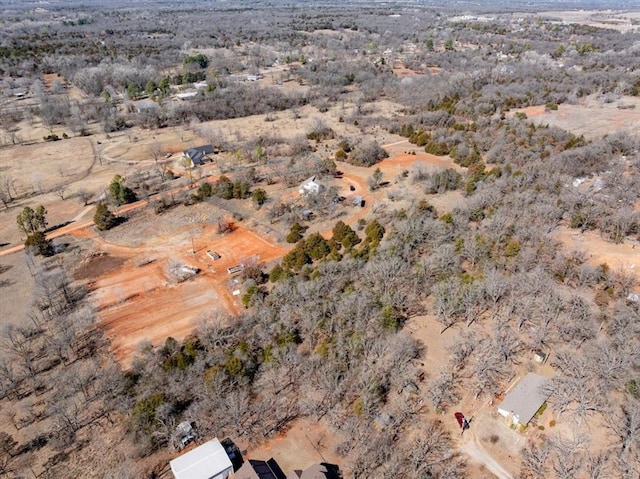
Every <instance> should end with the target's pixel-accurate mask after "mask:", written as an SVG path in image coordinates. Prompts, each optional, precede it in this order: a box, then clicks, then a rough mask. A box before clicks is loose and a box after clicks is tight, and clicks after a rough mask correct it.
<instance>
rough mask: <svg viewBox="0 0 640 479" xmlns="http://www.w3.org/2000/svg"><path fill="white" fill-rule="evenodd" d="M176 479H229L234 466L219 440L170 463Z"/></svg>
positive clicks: (211, 441)
mask: <svg viewBox="0 0 640 479" xmlns="http://www.w3.org/2000/svg"><path fill="white" fill-rule="evenodd" d="M169 465H170V466H171V472H173V475H174V477H175V479H228V478H229V477H230V476H231V474H233V464H232V463H231V459H229V456H228V455H227V452H226V451H225V449H224V447H222V444H220V441H219V440H218V438H214V439H212V440H210V441H208V442H205V443H204V444H202V445H201V446H198V447H196V448H195V449H192V450H191V451H189V452H187V453H185V454H183V455H182V456H180V457H177V458H176V459H174V460H173V461H170V462H169Z"/></svg>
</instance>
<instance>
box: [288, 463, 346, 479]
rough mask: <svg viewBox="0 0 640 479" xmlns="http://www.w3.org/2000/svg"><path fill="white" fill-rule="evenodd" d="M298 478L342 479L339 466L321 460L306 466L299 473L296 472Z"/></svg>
mask: <svg viewBox="0 0 640 479" xmlns="http://www.w3.org/2000/svg"><path fill="white" fill-rule="evenodd" d="M296 475H298V477H300V479H342V473H341V472H340V468H339V467H338V466H336V465H335V464H328V463H326V462H322V463H320V464H314V465H313V466H311V467H308V468H307V469H305V470H304V471H302V472H301V473H300V474H298V473H296Z"/></svg>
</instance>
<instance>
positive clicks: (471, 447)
mask: <svg viewBox="0 0 640 479" xmlns="http://www.w3.org/2000/svg"><path fill="white" fill-rule="evenodd" d="M467 434H469V435H468V436H467V437H466V442H464V443H463V444H462V446H461V447H460V451H461V452H464V453H465V454H467V455H468V456H469V457H471V459H472V460H473V461H476V462H479V463H480V464H483V465H484V466H485V467H486V468H487V469H488V470H489V471H491V473H492V474H493V475H495V476H496V477H497V478H498V479H513V476H512V475H511V474H510V473H509V472H508V471H507V470H506V469H505V468H504V467H502V466H501V465H500V463H498V461H496V460H495V459H494V458H493V457H492V456H491V455H490V454H489V453H488V452H487V451H486V450H485V449H484V448H483V447H482V445H481V444H480V441H479V440H478V438H477V437H476V436H475V435H474V434H470V433H469V432H467Z"/></svg>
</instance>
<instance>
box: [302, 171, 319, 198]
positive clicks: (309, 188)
mask: <svg viewBox="0 0 640 479" xmlns="http://www.w3.org/2000/svg"><path fill="white" fill-rule="evenodd" d="M322 190H324V185H322V184H320V183H318V181H317V180H316V176H315V175H313V176H312V177H311V178H308V179H307V180H306V181H305V182H304V183H302V184H301V185H300V188H298V192H299V193H300V194H301V195H317V194H318V193H320V192H321V191H322Z"/></svg>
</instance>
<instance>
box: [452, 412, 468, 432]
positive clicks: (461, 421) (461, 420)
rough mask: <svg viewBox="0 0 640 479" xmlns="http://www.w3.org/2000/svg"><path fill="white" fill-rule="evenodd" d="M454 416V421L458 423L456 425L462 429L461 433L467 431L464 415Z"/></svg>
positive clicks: (459, 413)
mask: <svg viewBox="0 0 640 479" xmlns="http://www.w3.org/2000/svg"><path fill="white" fill-rule="evenodd" d="M454 416H455V417H456V420H457V421H458V424H460V427H461V428H462V432H463V433H464V432H465V431H466V430H467V429H469V421H468V420H467V418H466V417H464V414H462V413H461V412H457V413H455V414H454Z"/></svg>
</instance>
